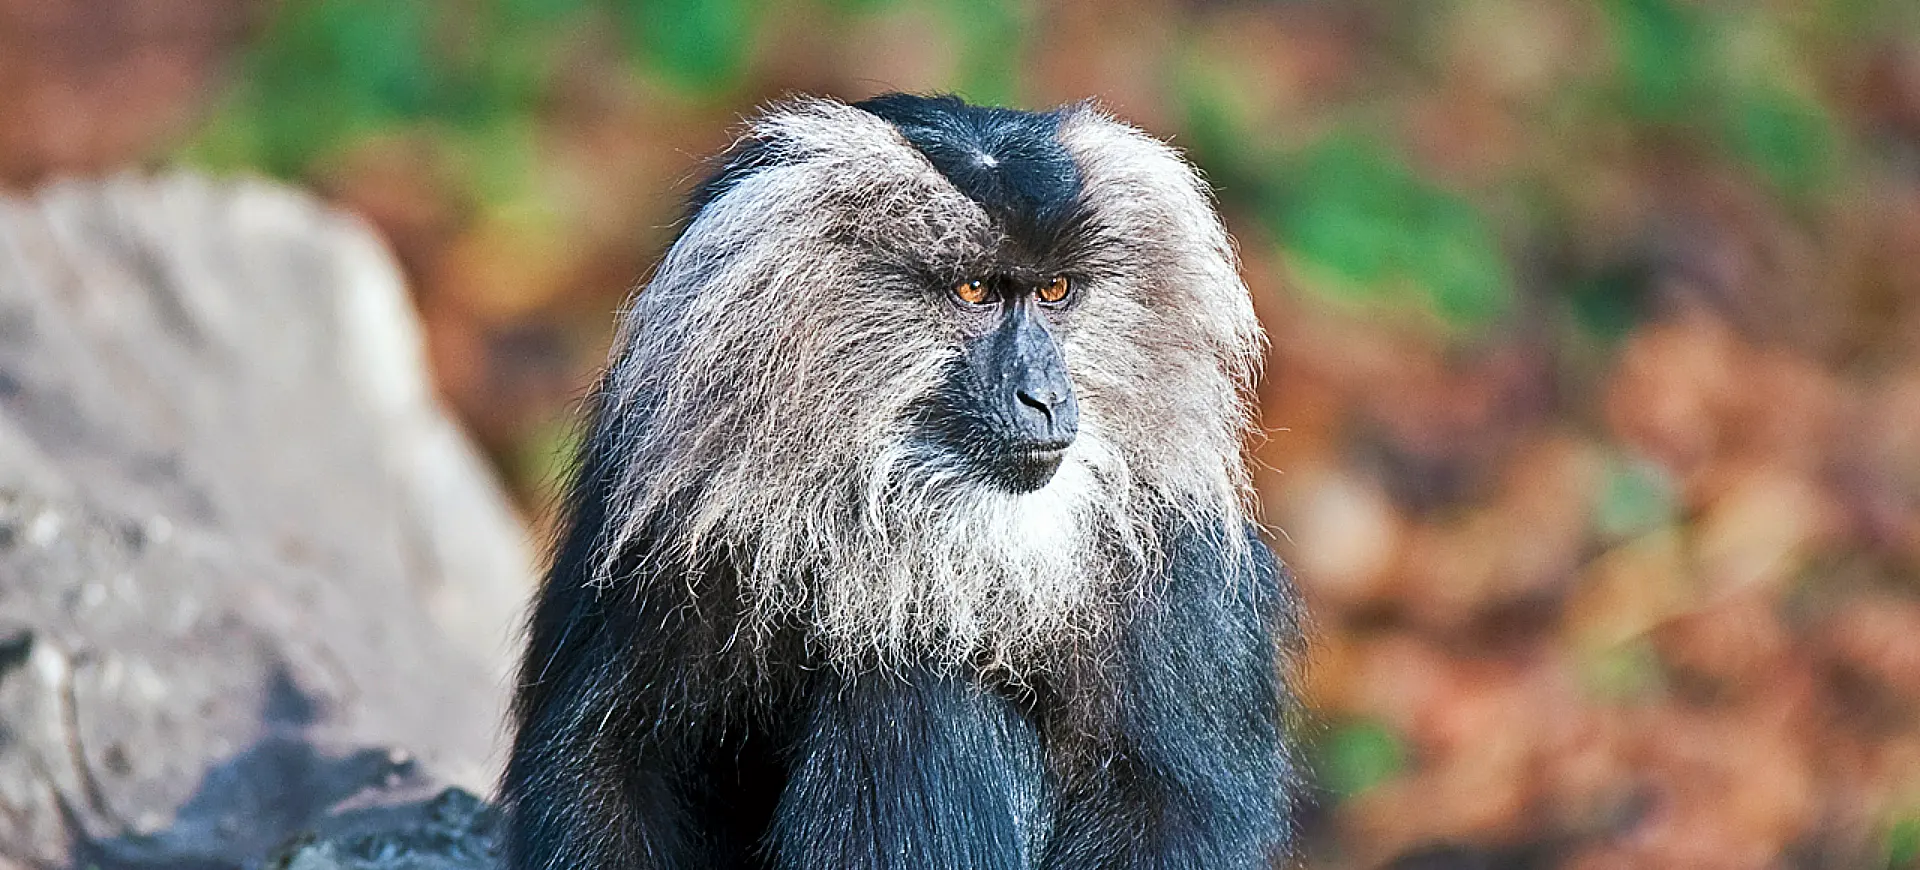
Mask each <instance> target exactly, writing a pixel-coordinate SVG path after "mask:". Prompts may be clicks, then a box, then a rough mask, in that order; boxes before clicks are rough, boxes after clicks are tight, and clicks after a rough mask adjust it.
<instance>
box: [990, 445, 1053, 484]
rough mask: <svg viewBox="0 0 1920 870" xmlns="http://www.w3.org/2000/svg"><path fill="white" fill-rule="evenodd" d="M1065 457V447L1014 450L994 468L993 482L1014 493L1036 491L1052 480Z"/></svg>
mask: <svg viewBox="0 0 1920 870" xmlns="http://www.w3.org/2000/svg"><path fill="white" fill-rule="evenodd" d="M1066 458H1067V451H1066V449H1065V448H1057V449H1046V450H1020V451H1016V452H1014V453H1013V454H1012V455H1010V456H1008V457H1007V458H1006V460H1005V461H1004V462H1002V463H1001V464H1000V467H999V468H996V469H995V474H994V475H993V477H994V482H995V483H997V484H999V485H1000V486H1001V487H1002V488H1004V489H1006V490H1007V491H1009V492H1012V493H1014V494H1015V495H1025V494H1027V493H1030V492H1038V491H1039V490H1041V489H1043V488H1045V487H1046V485H1047V484H1048V483H1050V482H1052V481H1053V475H1054V473H1055V472H1058V471H1059V470H1060V465H1061V464H1062V463H1064V462H1065V461H1066Z"/></svg>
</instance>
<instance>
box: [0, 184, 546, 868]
mask: <svg viewBox="0 0 1920 870" xmlns="http://www.w3.org/2000/svg"><path fill="white" fill-rule="evenodd" d="M531 565H532V560H531V557H530V555H529V548H528V545H527V542H526V540H525V532H524V530H523V527H522V525H521V524H520V522H519V521H518V519H517V518H516V517H515V515H514V514H513V512H512V510H511V509H510V507H509V505H508V503H507V501H506V499H505V498H504V497H503V495H502V493H501V491H500V490H499V487H498V486H497V484H496V483H495V481H494V479H493V477H492V476H491V474H490V472H489V470H488V469H487V468H486V466H485V465H484V464H483V463H482V461H481V459H480V458H479V456H478V454H477V453H476V452H475V450H474V449H473V447H472V446H471V445H470V444H469V442H468V441H467V440H466V439H465V437H464V436H463V435H462V433H461V432H460V431H459V429H458V428H457V427H456V426H455V425H454V423H453V422H452V421H451V420H450V418H449V417H448V416H447V414H446V413H445V412H444V411H443V410H442V409H441V407H440V406H439V405H438V404H437V403H436V402H435V401H434V399H433V396H432V392H431V389H430V386H429V381H428V378H427V374H426V369H425V364H424V361H423V353H422V347H421V337H420V332H419V325H418V323H417V320H416V318H415V317H414V315H413V313H412V310H411V308H410V305H409V302H408V299H407V296H406V293H405V289H404V286H403V283H402V280H401V278H400V276H399V273H398V271H397V270H396V268H395V267H394V265H393V263H392V261H391V259H390V258H389V256H388V255H387V253H386V251H385V249H384V248H383V247H382V245H381V244H380V242H379V241H378V240H377V239H376V238H375V237H374V235H373V234H372V233H371V232H370V231H369V230H368V229H367V228H366V227H365V226H364V225H363V224H361V223H359V222H358V221H356V220H354V219H353V218H351V217H348V216H345V215H342V214H339V213H336V212H333V211H330V210H328V209H327V208H326V207H325V206H323V205H322V204H320V203H317V202H316V201H314V200H312V199H310V198H308V197H306V196H303V195H301V194H298V193H295V192H292V191H288V190H286V189H283V188H280V187H277V186H274V185H270V184H267V183H264V182H256V181H242V182H211V181H208V180H204V179H201V178H197V177H194V176H190V175H172V176H167V177H161V178H156V179H138V178H131V177H122V178H115V179H112V180H108V181H104V182H95V183H67V184H60V185H56V186H54V187H52V188H49V189H47V190H45V191H43V192H42V193H40V194H38V195H36V196H34V197H32V198H30V199H14V200H6V199H0V870H13V867H12V865H19V866H20V867H29V866H34V867H39V866H65V865H71V864H77V863H88V864H95V865H99V866H102V867H108V866H129V867H132V866H142V867H160V866H170V867H189V866H195V867H197V866H234V867H241V866H253V865H256V864H258V863H259V862H260V861H262V860H264V859H265V858H266V857H267V855H268V854H269V853H270V852H271V851H272V850H273V849H274V847H276V846H277V845H278V844H279V843H280V842H281V841H282V840H283V839H284V838H285V837H286V836H288V835H290V834H293V833H297V832H302V831H309V832H312V831H323V830H326V829H327V825H328V824H330V822H329V821H328V820H332V819H338V818H341V817H342V814H343V813H361V814H362V815H361V816H360V817H359V818H360V823H362V824H367V823H368V821H367V820H368V818H374V819H377V818H379V817H380V816H379V813H381V812H386V811H383V810H379V809H378V808H379V807H383V806H391V805H398V806H400V809H395V810H391V812H394V813H401V814H402V815H400V816H395V817H394V818H395V820H396V824H398V823H400V822H401V821H403V820H404V819H405V818H412V817H411V816H405V815H404V813H406V812H424V810H420V809H419V807H421V806H425V805H424V804H411V805H410V804H407V803H406V802H407V801H410V800H416V799H421V798H424V797H426V796H428V795H430V794H432V792H433V790H435V789H437V788H438V787H439V786H440V785H441V784H444V783H455V784H459V785H463V786H466V787H467V788H469V789H472V790H478V791H482V793H484V790H485V789H486V788H487V787H488V786H489V784H490V783H491V780H492V777H493V771H494V768H495V765H496V763H497V761H498V753H497V745H498V743H499V736H500V733H501V722H502V706H503V702H504V699H505V697H506V692H505V688H504V687H505V681H506V675H507V673H508V663H509V661H510V651H511V642H510V636H511V629H512V626H513V623H514V621H515V619H516V615H517V613H518V608H519V607H520V606H521V604H522V601H523V600H524V598H525V596H526V594H527V592H528V590H529V588H530V580H531V577H532V567H531ZM408 806H411V807H413V809H408V808H407V807H408ZM367 813H373V814H374V815H373V816H371V817H369V816H367V815H366V814H367ZM363 833H364V832H363ZM315 842H319V841H315ZM303 860H304V859H303ZM299 866H307V865H299ZM352 866H359V865H352ZM407 866H414V865H407ZM417 866H440V865H426V864H422V865H417Z"/></svg>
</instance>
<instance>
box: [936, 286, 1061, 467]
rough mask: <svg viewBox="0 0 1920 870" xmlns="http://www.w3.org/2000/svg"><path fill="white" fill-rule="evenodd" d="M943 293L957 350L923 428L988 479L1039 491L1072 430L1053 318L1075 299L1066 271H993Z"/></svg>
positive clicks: (1056, 463) (944, 447) (1058, 465)
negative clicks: (1039, 276)
mask: <svg viewBox="0 0 1920 870" xmlns="http://www.w3.org/2000/svg"><path fill="white" fill-rule="evenodd" d="M949 296H950V301H951V302H952V305H953V307H954V309H955V312H956V315H955V316H956V318H957V319H958V320H960V322H961V328H960V335H961V341H962V351H961V353H960V354H959V355H958V357H957V358H956V359H955V360H954V363H953V365H952V368H951V371H950V373H949V376H948V381H947V384H946V385H945V387H944V388H943V389H942V390H941V391H940V393H939V395H938V398H937V400H936V407H935V409H934V410H933V411H932V413H930V414H929V415H928V419H929V420H930V421H931V422H932V423H933V425H932V426H930V427H929V428H930V430H931V431H932V433H933V435H934V436H935V438H936V439H938V441H939V442H940V444H941V446H942V448H943V449H945V450H948V451H951V452H953V453H955V454H957V455H960V456H962V457H965V459H966V462H967V463H968V464H969V465H970V466H971V468H970V470H971V471H973V472H974V473H975V474H976V475H977V476H979V477H981V478H983V479H984V480H985V481H986V482H987V483H989V484H990V485H993V486H996V487H999V488H1001V489H1004V490H1008V491H1011V492H1015V493H1024V492H1032V491H1034V490H1037V489H1040V488H1041V487H1044V486H1046V485H1047V482H1048V481H1050V480H1052V479H1053V475H1054V472H1056V471H1058V470H1059V468H1060V464H1061V462H1062V461H1063V459H1064V458H1065V456H1066V451H1067V448H1069V447H1071V446H1073V441H1074V438H1075V436H1077V435H1078V434H1079V432H1080V405H1079V401H1078V400H1077V399H1076V398H1075V396H1074V390H1073V380H1072V377H1071V376H1070V375H1069V373H1068V370H1067V364H1066V359H1065V357H1064V355H1063V354H1062V352H1061V349H1060V342H1059V341H1058V339H1057V338H1056V337H1055V328H1056V326H1055V323H1054V320H1055V318H1058V317H1061V316H1063V315H1064V314H1065V311H1066V309H1067V308H1068V307H1069V306H1070V305H1071V303H1072V301H1073V299H1072V283H1071V281H1070V280H1069V279H1068V278H1066V277H1065V276H1055V277H1052V278H1049V279H1046V280H1045V281H1032V280H1023V279H1021V278H1018V277H1015V276H1011V275H995V276H990V277H988V278H976V279H970V280H967V281H962V282H959V283H957V284H955V285H954V287H953V288H952V289H951V291H950V293H949Z"/></svg>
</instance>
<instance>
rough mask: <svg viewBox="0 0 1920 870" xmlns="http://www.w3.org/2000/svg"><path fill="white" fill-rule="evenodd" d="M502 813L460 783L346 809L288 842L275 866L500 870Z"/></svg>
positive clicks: (290, 869) (276, 869) (297, 869)
mask: <svg viewBox="0 0 1920 870" xmlns="http://www.w3.org/2000/svg"><path fill="white" fill-rule="evenodd" d="M498 825H499V813H498V812H496V811H495V810H494V809H493V808H492V807H489V806H487V805H486V804H485V803H483V802H481V800H480V799H479V798H477V797H474V796H473V795H471V794H468V793H467V792H464V791H461V790H460V789H457V788H450V789H447V790H446V791H444V792H441V793H440V795H439V796H438V797H435V798H433V799H432V800H430V801H425V802H422V803H419V804H415V805H410V806H401V807H392V808H381V809H376V810H370V811H366V812H362V813H358V814H346V815H343V816H341V817H340V818H337V819H334V820H331V821H330V823H329V827H328V830H327V831H326V832H325V833H323V834H316V835H310V836H306V837H301V838H299V839H297V840H295V841H293V842H292V843H290V844H288V845H287V846H286V847H283V848H282V850H281V851H280V852H279V853H278V854H276V855H275V857H274V859H273V860H272V861H271V862H269V863H268V865H267V866H268V867H269V868H270V870H495V868H498V867H500V866H501V858H502V856H501V853H500V842H499V840H498V838H497V830H498Z"/></svg>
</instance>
